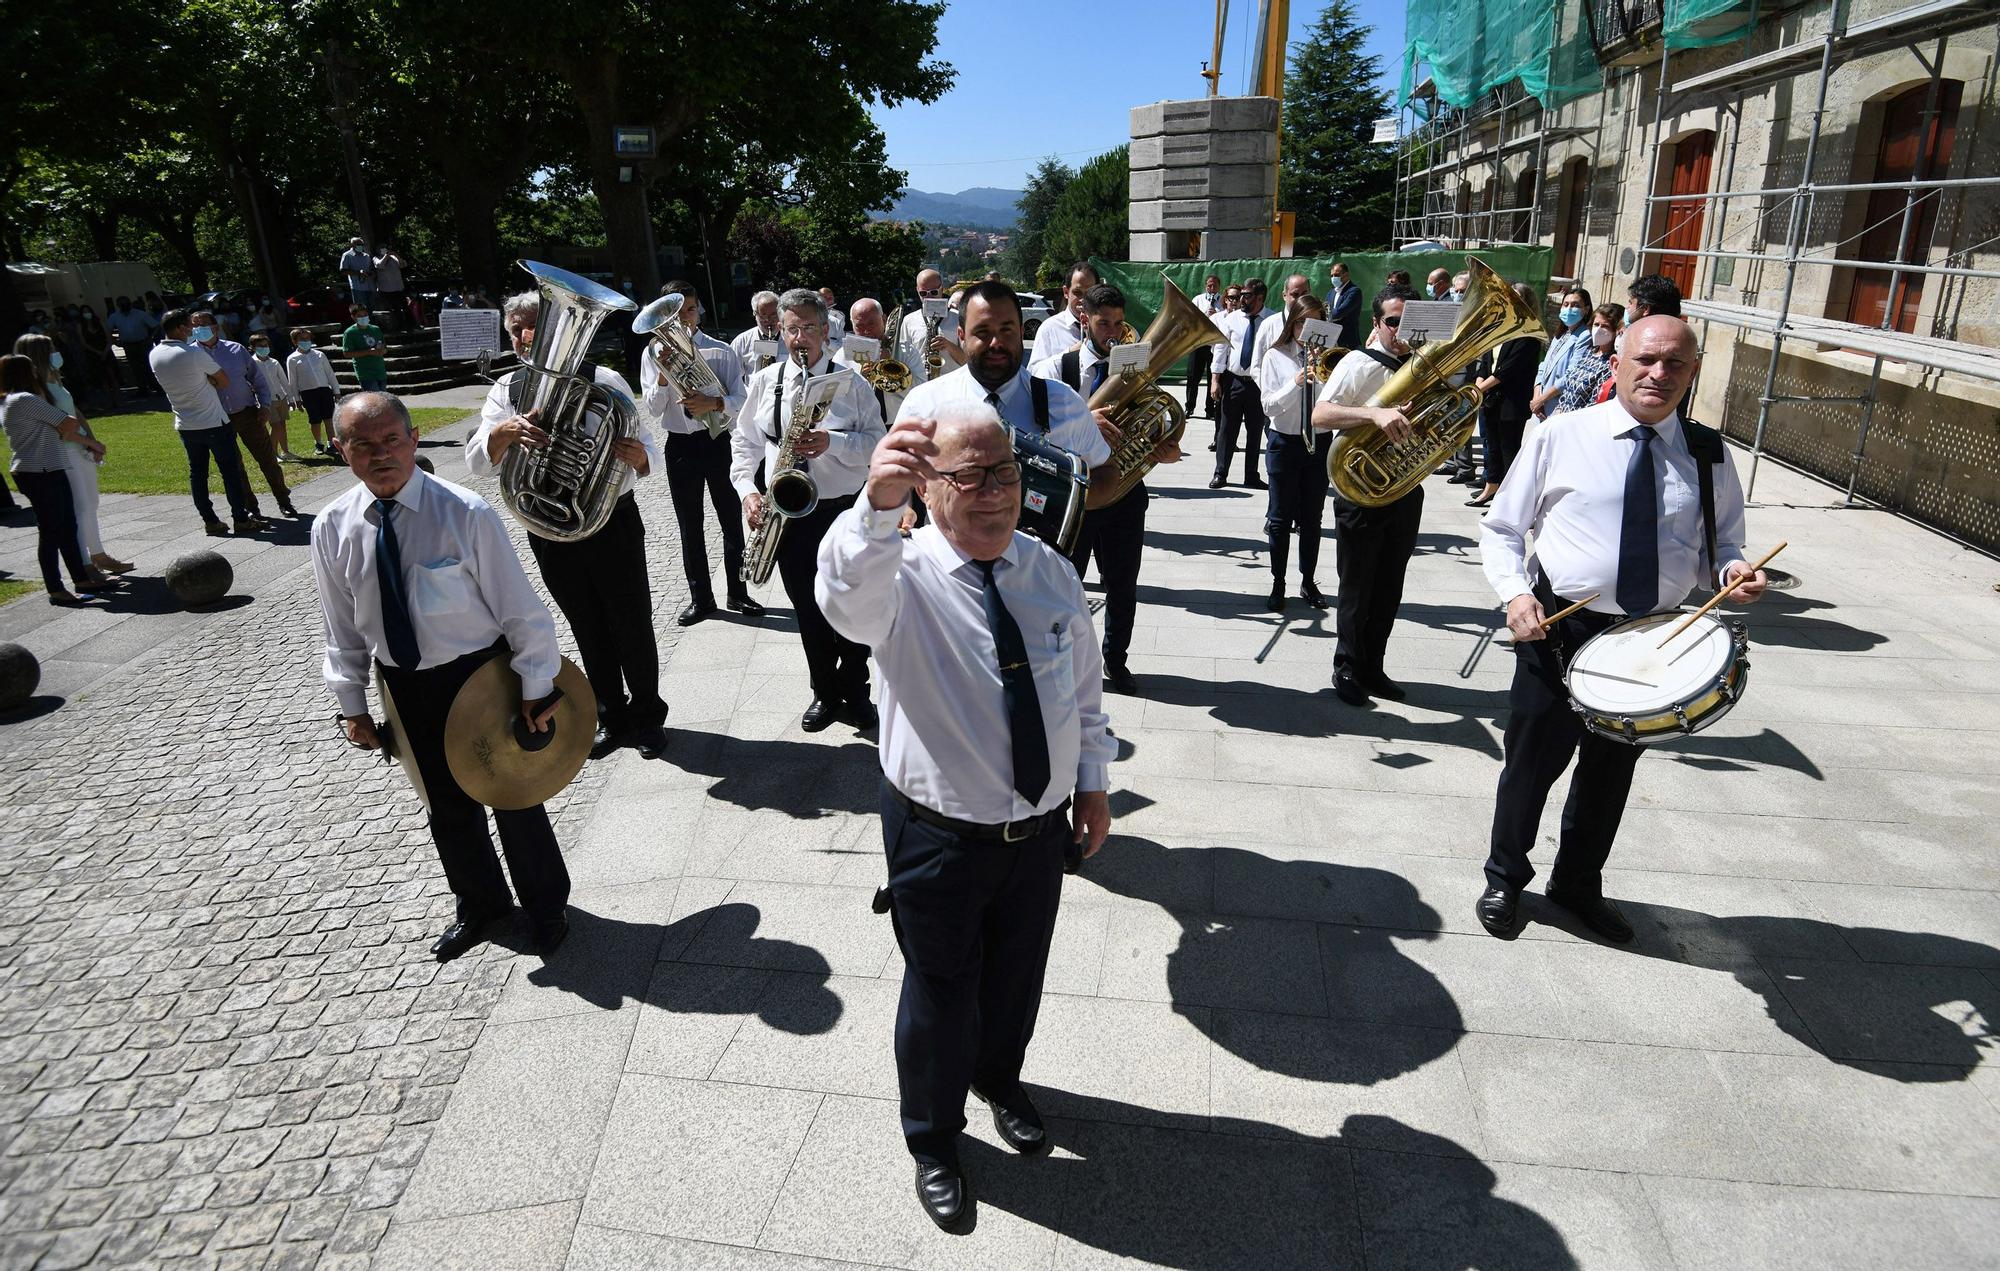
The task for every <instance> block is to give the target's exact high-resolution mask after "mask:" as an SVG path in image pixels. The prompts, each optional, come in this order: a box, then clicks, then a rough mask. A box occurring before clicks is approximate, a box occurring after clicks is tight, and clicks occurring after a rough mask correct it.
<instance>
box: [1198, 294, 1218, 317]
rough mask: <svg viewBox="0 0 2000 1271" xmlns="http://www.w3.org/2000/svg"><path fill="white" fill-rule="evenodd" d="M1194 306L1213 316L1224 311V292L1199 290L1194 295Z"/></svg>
mask: <svg viewBox="0 0 2000 1271" xmlns="http://www.w3.org/2000/svg"><path fill="white" fill-rule="evenodd" d="M1194 307H1195V308H1197V309H1199V310H1201V311H1202V312H1203V313H1205V314H1207V315H1208V316H1209V317H1211V318H1213V317H1214V316H1215V315H1216V314H1218V313H1221V312H1222V293H1221V292H1220V291H1203V292H1198V293H1197V294H1196V295H1195V297H1194Z"/></svg>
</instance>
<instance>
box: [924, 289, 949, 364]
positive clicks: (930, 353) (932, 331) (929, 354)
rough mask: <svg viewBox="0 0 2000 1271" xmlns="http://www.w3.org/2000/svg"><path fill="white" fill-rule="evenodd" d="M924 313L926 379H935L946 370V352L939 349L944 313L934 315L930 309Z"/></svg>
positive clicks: (926, 309) (927, 307) (926, 308)
mask: <svg viewBox="0 0 2000 1271" xmlns="http://www.w3.org/2000/svg"><path fill="white" fill-rule="evenodd" d="M930 308H931V306H926V307H925V313H924V379H925V381H927V382H928V381H930V380H934V379H936V378H937V377H938V375H939V374H940V373H941V372H942V371H943V370H944V354H942V353H940V352H938V350H937V338H938V328H939V327H941V326H943V325H944V314H942V313H939V314H938V315H937V316H936V317H932V316H931V314H930V312H929V309H930Z"/></svg>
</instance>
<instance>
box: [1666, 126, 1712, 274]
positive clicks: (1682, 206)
mask: <svg viewBox="0 0 2000 1271" xmlns="http://www.w3.org/2000/svg"><path fill="white" fill-rule="evenodd" d="M1714 156H1715V134H1714V133H1713V132H1698V133H1695V134H1694V135H1693V136H1691V137H1688V138H1687V139H1685V140H1683V141H1682V142H1680V143H1679V144H1678V145H1676V146H1675V147H1674V170H1673V176H1672V179H1671V181H1670V182H1669V184H1668V186H1667V193H1668V194H1669V195H1672V196H1674V201H1673V202H1671V203H1669V204H1667V219H1666V222H1665V226H1664V229H1663V232H1662V233H1661V235H1660V264H1659V271H1660V273H1662V274H1664V275H1665V276H1666V277H1667V278H1668V279H1670V280H1671V281H1672V282H1673V284H1674V286H1676V287H1679V288H1680V289H1681V295H1683V296H1692V295H1693V294H1694V278H1695V273H1696V267H1697V266H1698V265H1699V264H1700V263H1701V258H1700V257H1699V256H1683V255H1677V254H1676V253H1679V252H1697V251H1700V250H1701V227H1702V222H1703V221H1704V219H1705V214H1706V213H1707V211H1708V201H1707V200H1705V199H1698V198H1689V199H1681V198H1680V197H1679V196H1680V195H1683V194H1690V195H1692V194H1706V193H1708V169H1709V162H1710V160H1711V159H1713V158H1714Z"/></svg>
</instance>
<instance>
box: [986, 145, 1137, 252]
mask: <svg viewBox="0 0 2000 1271" xmlns="http://www.w3.org/2000/svg"><path fill="white" fill-rule="evenodd" d="M1074 180H1076V172H1075V171H1074V170H1073V169H1072V168H1070V166H1069V165H1068V164H1066V163H1064V162H1063V161H1062V160H1060V159H1058V158H1056V157H1055V156H1054V155H1050V156H1049V157H1048V158H1046V159H1044V160H1042V161H1041V162H1040V163H1038V164H1036V165H1035V170H1034V172H1033V174H1031V175H1030V176H1029V177H1028V187H1027V189H1025V190H1023V191H1021V198H1020V200H1019V201H1018V202H1017V203H1015V205H1014V206H1016V207H1017V208H1019V209H1020V210H1021V219H1020V220H1018V221H1016V222H1015V223H1014V236H1013V237H1012V238H1010V239H1009V240H1007V250H1006V251H1005V252H1003V253H1002V254H1001V258H1000V260H1001V268H1002V269H1004V270H1006V272H1007V273H1008V274H1010V275H1011V276H1013V277H1015V278H1026V279H1030V280H1032V279H1033V278H1034V277H1035V275H1036V273H1037V272H1039V271H1040V269H1041V266H1042V238H1043V235H1044V234H1046V233H1047V231H1048V226H1049V217H1051V216H1053V215H1055V210H1056V204H1057V203H1059V202H1061V201H1062V196H1063V191H1064V190H1066V189H1068V188H1069V183H1070V182H1072V181H1074ZM1120 255H1123V253H1122V252H1121V253H1120Z"/></svg>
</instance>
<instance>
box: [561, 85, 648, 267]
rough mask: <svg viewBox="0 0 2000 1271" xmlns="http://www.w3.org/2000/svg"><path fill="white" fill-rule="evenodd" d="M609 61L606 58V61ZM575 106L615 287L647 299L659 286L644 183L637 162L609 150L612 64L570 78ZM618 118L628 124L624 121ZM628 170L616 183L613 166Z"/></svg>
mask: <svg viewBox="0 0 2000 1271" xmlns="http://www.w3.org/2000/svg"><path fill="white" fill-rule="evenodd" d="M607 60H609V59H607ZM571 82H572V85H573V87H574V88H575V90H576V97H577V106H578V107H579V108H580V109H581V111H582V113H583V126H584V130H585V137H586V141H585V151H586V153H587V154H588V155H589V156H590V188H591V191H592V192H593V193H595V194H596V195H597V208H598V212H599V214H600V215H602V217H603V218H604V238H605V241H606V242H607V243H609V244H610V246H611V268H612V272H613V274H615V275H616V282H617V284H618V285H623V284H624V283H625V281H626V280H627V279H629V280H630V281H631V283H632V290H633V294H634V295H635V296H639V297H645V298H650V297H652V296H654V295H657V294H658V293H659V290H660V264H659V261H658V259H657V258H656V257H655V256H654V255H653V250H652V241H653V235H652V227H651V226H650V225H649V224H648V223H647V216H646V186H645V182H644V179H643V177H642V175H641V174H640V172H639V171H638V165H637V164H636V163H635V162H633V161H632V160H630V159H620V158H619V157H618V156H617V155H616V154H614V153H612V150H611V133H612V129H614V128H615V127H617V125H618V124H619V123H620V122H621V121H620V120H619V118H618V106H617V102H618V89H617V76H616V67H615V64H614V65H611V66H607V67H605V68H604V73H603V74H602V76H601V77H599V78H597V79H595V80H592V79H589V78H586V77H582V76H576V77H572V80H571ZM624 122H630V121H629V120H627V121H624ZM620 167H629V168H632V169H633V172H632V176H633V179H632V180H630V181H620V180H619V179H618V169H619V168H620Z"/></svg>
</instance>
